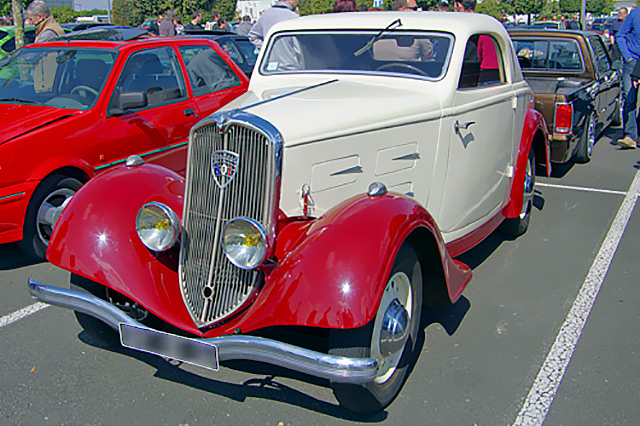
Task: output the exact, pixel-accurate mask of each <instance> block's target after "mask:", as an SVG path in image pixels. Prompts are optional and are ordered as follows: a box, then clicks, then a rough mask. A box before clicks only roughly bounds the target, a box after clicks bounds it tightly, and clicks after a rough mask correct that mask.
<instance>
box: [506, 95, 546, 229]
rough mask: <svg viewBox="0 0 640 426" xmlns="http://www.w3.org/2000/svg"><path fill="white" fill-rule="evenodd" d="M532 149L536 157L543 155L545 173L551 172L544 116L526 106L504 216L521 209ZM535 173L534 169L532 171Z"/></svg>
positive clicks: (512, 215) (517, 213) (514, 214)
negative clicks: (509, 195) (509, 194)
mask: <svg viewBox="0 0 640 426" xmlns="http://www.w3.org/2000/svg"><path fill="white" fill-rule="evenodd" d="M530 149H533V150H534V153H535V154H536V162H539V161H540V160H541V159H540V158H537V157H538V156H539V155H540V154H541V153H542V154H543V155H544V158H543V160H544V164H545V165H546V170H547V175H550V173H551V151H550V146H549V132H548V131H547V125H546V122H545V121H544V116H543V115H542V114H541V113H540V112H539V111H536V110H535V109H533V108H528V109H527V113H526V115H525V121H524V127H523V129H522V137H521V138H520V148H519V151H518V158H517V159H516V169H515V172H514V176H513V184H512V185H511V197H510V202H509V204H508V205H507V206H506V207H505V208H504V210H503V212H502V214H503V216H504V217H506V218H514V217H517V216H518V215H519V214H520V212H521V211H522V202H523V200H524V198H523V197H524V177H525V172H526V170H527V161H528V158H529V150H530ZM534 173H535V171H534Z"/></svg>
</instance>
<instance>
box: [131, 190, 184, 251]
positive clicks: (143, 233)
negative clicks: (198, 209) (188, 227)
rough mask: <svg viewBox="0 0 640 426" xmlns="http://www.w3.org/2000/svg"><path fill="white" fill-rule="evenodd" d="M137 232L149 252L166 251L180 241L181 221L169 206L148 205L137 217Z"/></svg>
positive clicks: (143, 207) (153, 203) (159, 204)
mask: <svg viewBox="0 0 640 426" xmlns="http://www.w3.org/2000/svg"><path fill="white" fill-rule="evenodd" d="M136 232H137V233H138V237H140V240H141V241H142V243H143V244H144V245H145V246H146V247H147V248H148V249H149V250H153V251H165V250H167V249H169V248H171V247H172V246H173V245H174V244H175V243H176V242H177V241H178V236H179V235H180V220H179V219H178V215H177V214H175V212H174V211H173V210H171V208H169V207H168V206H165V205H164V204H161V203H155V202H152V203H147V204H145V205H144V206H142V208H141V209H140V210H139V211H138V215H137V216H136Z"/></svg>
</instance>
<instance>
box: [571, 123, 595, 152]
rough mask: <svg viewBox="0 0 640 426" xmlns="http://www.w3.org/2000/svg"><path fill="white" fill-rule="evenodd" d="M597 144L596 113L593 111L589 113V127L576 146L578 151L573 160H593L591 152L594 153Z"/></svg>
mask: <svg viewBox="0 0 640 426" xmlns="http://www.w3.org/2000/svg"><path fill="white" fill-rule="evenodd" d="M595 144H596V114H595V112H592V113H591V114H589V119H588V121H587V127H586V128H585V129H584V132H582V137H581V138H580V141H579V142H578V146H577V147H576V152H575V153H574V155H573V161H575V162H576V163H588V162H589V160H591V154H593V147H594V145H595Z"/></svg>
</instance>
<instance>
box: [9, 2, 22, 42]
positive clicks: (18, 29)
mask: <svg viewBox="0 0 640 426" xmlns="http://www.w3.org/2000/svg"><path fill="white" fill-rule="evenodd" d="M23 7H24V5H22V4H21V2H20V1H19V0H12V2H11V10H12V12H13V22H14V24H15V27H14V28H15V33H14V34H15V35H14V37H15V40H16V41H15V45H16V49H20V48H21V47H22V46H24V19H23V18H22V8H23Z"/></svg>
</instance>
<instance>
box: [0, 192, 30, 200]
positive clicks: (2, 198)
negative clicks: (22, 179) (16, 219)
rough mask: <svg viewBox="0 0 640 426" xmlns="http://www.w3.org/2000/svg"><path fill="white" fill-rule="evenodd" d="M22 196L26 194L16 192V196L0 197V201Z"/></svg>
mask: <svg viewBox="0 0 640 426" xmlns="http://www.w3.org/2000/svg"><path fill="white" fill-rule="evenodd" d="M24 194H26V192H24V191H22V192H18V193H17V194H11V195H5V196H4V197H0V201H2V200H6V199H9V198H13V197H19V196H21V195H24Z"/></svg>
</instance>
